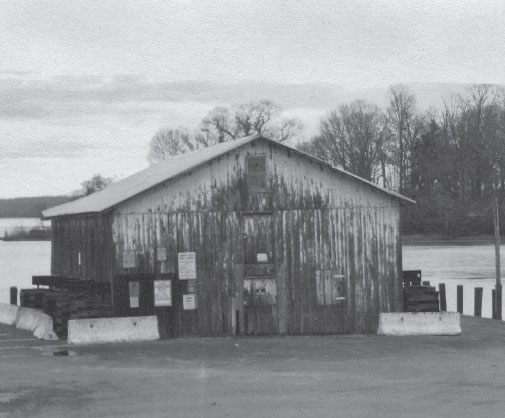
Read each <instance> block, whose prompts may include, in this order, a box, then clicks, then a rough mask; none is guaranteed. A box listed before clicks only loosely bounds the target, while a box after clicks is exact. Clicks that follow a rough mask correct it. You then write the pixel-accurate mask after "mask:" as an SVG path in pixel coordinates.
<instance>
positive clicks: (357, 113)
mask: <svg viewBox="0 0 505 418" xmlns="http://www.w3.org/2000/svg"><path fill="white" fill-rule="evenodd" d="M383 130H384V118H383V115H382V112H381V111H380V109H379V108H378V107H377V106H376V105H373V104H370V103H367V102H365V101H363V100H356V101H354V102H352V103H351V104H349V105H342V106H340V107H339V109H338V111H333V112H331V113H330V115H329V116H328V117H327V118H326V119H323V120H322V121H321V125H320V128H319V135H317V136H316V137H314V138H313V139H312V141H310V142H309V143H304V144H301V145H300V146H299V149H301V150H302V151H305V152H308V153H310V154H313V155H315V156H317V157H319V158H321V159H323V160H324V161H327V162H328V163H330V164H332V165H334V166H337V167H341V168H343V169H344V170H347V171H350V172H351V173H354V174H357V175H358V176H360V177H362V178H364V179H367V180H370V181H377V180H378V177H379V175H378V173H380V171H379V168H380V161H381V160H380V158H383V155H382V153H383V152H384V151H383V149H382V147H383V146H384V136H383Z"/></svg>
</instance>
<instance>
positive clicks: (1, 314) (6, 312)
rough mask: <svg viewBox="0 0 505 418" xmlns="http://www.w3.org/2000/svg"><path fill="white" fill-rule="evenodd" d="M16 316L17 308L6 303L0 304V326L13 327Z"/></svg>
mask: <svg viewBox="0 0 505 418" xmlns="http://www.w3.org/2000/svg"><path fill="white" fill-rule="evenodd" d="M17 315H18V307H17V306H16V305H9V304H8V303H0V324H5V325H14V324H16V318H17Z"/></svg>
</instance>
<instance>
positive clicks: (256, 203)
mask: <svg viewBox="0 0 505 418" xmlns="http://www.w3.org/2000/svg"><path fill="white" fill-rule="evenodd" d="M247 155H266V156H267V171H268V189H269V190H270V191H267V192H263V193H249V192H248V188H247V179H246V163H245V161H246V156H247ZM112 216H113V221H112V237H113V243H114V247H115V252H114V255H115V256H114V274H117V275H120V274H138V273H142V272H144V273H154V274H162V273H168V274H172V275H173V277H174V278H175V279H174V280H178V279H177V278H176V277H177V253H178V252H186V251H194V252H195V253H196V259H197V281H196V294H197V301H198V309H197V310H196V311H183V310H182V309H181V310H180V311H178V312H177V314H176V316H175V319H174V320H175V321H176V324H175V325H174V326H175V328H176V335H188V334H196V335H223V334H224V335H228V334H233V333H234V332H235V330H238V331H239V332H241V333H288V334H307V333H348V332H351V333H352V332H374V331H375V330H376V327H377V321H378V314H379V312H380V311H395V310H399V309H400V295H401V288H400V273H401V242H400V225H399V222H400V212H399V202H398V200H397V199H396V198H393V197H391V196H389V195H387V194H385V193H382V192H380V191H379V190H376V189H374V188H372V187H370V186H368V185H366V184H364V183H363V182H361V181H359V180H357V179H354V178H352V177H349V176H346V175H345V174H340V173H336V172H335V171H333V170H330V169H329V168H327V167H326V166H324V165H323V164H320V163H318V162H314V161H312V160H309V159H307V158H305V157H304V156H300V155H298V154H297V153H295V152H292V151H290V150H286V149H284V148H281V147H278V146H276V145H273V144H269V143H266V142H264V141H262V140H261V139H259V140H256V141H254V142H252V143H250V144H248V145H246V146H244V147H241V148H239V149H237V150H235V151H233V152H230V153H229V154H226V155H223V156H222V157H220V158H218V159H216V160H214V161H212V162H210V163H208V164H205V165H204V166H202V167H200V168H198V169H196V170H194V171H193V172H190V173H186V174H184V175H183V176H180V177H179V178H177V179H173V180H170V181H167V182H166V183H164V184H162V185H160V186H158V187H156V188H153V189H151V190H149V191H146V192H145V193H143V194H141V195H138V196H136V197H134V198H131V199H129V200H128V201H126V202H124V203H123V204H121V205H119V206H118V207H117V208H116V209H115V210H114V212H113V215H112ZM251 217H252V218H254V217H261V219H262V220H261V221H257V222H256V221H251ZM268 225H269V226H268ZM265 228H266V229H265ZM255 237H256V238H255ZM270 237H271V239H270ZM247 240H249V241H247ZM251 240H253V241H254V240H255V241H254V242H256V243H257V244H254V245H257V248H258V251H257V253H258V254H260V256H258V257H259V258H265V257H266V258H265V259H264V260H260V261H261V262H257V263H254V260H253V261H252V262H251V257H250V255H248V252H249V246H250V242H251ZM248 242H249V244H248ZM269 242H271V246H272V248H270V247H269V245H270V244H269ZM160 247H163V248H166V251H167V260H166V261H156V251H157V248H160ZM124 251H135V254H136V257H137V262H136V267H135V268H129V269H123V268H122V265H123V263H122V255H123V252H124ZM265 254H266V255H265ZM270 254H271V255H270ZM259 258H258V259H259ZM244 289H245V290H246V291H245V292H244ZM323 301H324V303H323ZM237 321H238V322H237Z"/></svg>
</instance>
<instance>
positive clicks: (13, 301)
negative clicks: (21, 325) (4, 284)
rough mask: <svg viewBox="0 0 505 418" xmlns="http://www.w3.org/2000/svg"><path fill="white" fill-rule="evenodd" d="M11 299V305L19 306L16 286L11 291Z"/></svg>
mask: <svg viewBox="0 0 505 418" xmlns="http://www.w3.org/2000/svg"><path fill="white" fill-rule="evenodd" d="M10 299H11V301H10V302H11V305H17V304H18V288H17V287H16V286H12V287H11V289H10Z"/></svg>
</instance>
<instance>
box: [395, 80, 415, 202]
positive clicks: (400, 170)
mask: <svg viewBox="0 0 505 418" xmlns="http://www.w3.org/2000/svg"><path fill="white" fill-rule="evenodd" d="M387 114H388V125H389V133H390V135H391V136H390V141H389V142H390V144H391V155H392V159H393V161H392V162H393V165H394V167H396V169H397V174H398V190H399V192H400V193H403V192H404V191H405V190H408V180H409V176H408V173H409V169H410V166H409V164H410V152H411V149H412V147H413V144H414V142H415V141H416V140H417V139H418V138H419V136H420V135H421V133H422V128H423V125H424V120H423V118H422V117H420V116H419V115H418V114H417V112H416V99H415V97H414V95H413V94H412V93H411V92H410V91H409V89H408V88H407V87H406V86H404V85H402V84H397V85H394V86H391V88H390V105H389V108H388V111H387Z"/></svg>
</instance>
